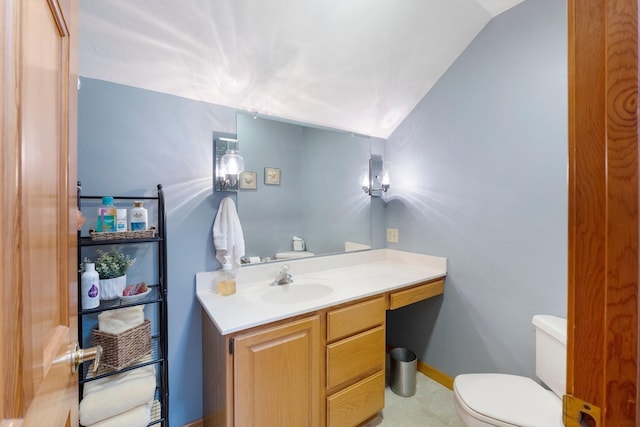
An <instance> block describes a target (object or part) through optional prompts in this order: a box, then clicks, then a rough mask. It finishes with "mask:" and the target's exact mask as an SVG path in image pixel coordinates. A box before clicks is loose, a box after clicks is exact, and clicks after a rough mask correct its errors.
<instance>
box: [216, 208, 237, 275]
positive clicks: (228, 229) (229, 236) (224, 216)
mask: <svg viewBox="0 0 640 427" xmlns="http://www.w3.org/2000/svg"><path fill="white" fill-rule="evenodd" d="M213 245H214V247H215V248H216V258H217V259H218V261H220V264H223V263H224V257H225V255H229V256H230V257H231V262H232V265H233V269H234V270H237V269H238V268H239V267H240V258H242V257H243V256H244V235H243V234H242V226H241V225H240V219H239V218H238V212H237V211H236V205H235V203H233V200H232V199H231V198H230V197H225V198H224V199H222V201H221V202H220V206H219V207H218V212H217V213H216V219H215V220H214V221H213Z"/></svg>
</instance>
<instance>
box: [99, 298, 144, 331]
mask: <svg viewBox="0 0 640 427" xmlns="http://www.w3.org/2000/svg"><path fill="white" fill-rule="evenodd" d="M143 310H144V305H136V306H134V307H126V308H119V309H117V310H108V311H103V312H102V313H100V314H98V329H100V330H101V331H102V332H108V333H110V334H119V333H122V332H124V331H126V330H128V329H131V328H135V327H136V326H140V325H142V322H144V312H143Z"/></svg>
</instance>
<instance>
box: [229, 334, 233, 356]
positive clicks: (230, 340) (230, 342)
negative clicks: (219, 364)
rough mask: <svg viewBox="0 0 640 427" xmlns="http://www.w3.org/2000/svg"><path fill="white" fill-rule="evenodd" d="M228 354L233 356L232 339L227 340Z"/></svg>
mask: <svg viewBox="0 0 640 427" xmlns="http://www.w3.org/2000/svg"><path fill="white" fill-rule="evenodd" d="M229 354H233V338H229Z"/></svg>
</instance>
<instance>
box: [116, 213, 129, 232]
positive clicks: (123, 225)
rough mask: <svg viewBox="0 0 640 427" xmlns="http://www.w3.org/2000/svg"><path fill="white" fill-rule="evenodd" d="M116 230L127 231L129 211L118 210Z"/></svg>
mask: <svg viewBox="0 0 640 427" xmlns="http://www.w3.org/2000/svg"><path fill="white" fill-rule="evenodd" d="M116 230H117V231H127V210H126V209H116Z"/></svg>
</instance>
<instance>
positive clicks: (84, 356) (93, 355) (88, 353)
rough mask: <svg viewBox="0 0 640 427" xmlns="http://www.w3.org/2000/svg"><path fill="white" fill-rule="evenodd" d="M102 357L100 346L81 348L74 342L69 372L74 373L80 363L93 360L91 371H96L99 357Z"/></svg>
mask: <svg viewBox="0 0 640 427" xmlns="http://www.w3.org/2000/svg"><path fill="white" fill-rule="evenodd" d="M101 358H102V347H101V346H99V345H97V346H95V347H90V348H86V349H81V348H80V345H79V344H78V343H76V348H75V349H74V350H73V351H72V352H71V373H73V374H75V373H76V371H77V370H78V366H80V364H81V363H84V362H88V361H89V360H93V369H92V370H91V371H92V372H93V373H96V372H98V367H99V366H100V359H101Z"/></svg>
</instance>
